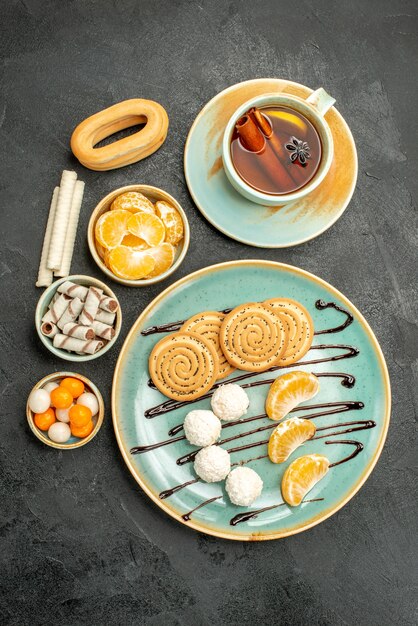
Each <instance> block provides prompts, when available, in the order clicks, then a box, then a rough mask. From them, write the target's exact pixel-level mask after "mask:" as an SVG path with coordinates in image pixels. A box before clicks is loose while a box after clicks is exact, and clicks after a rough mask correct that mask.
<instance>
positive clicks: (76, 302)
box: [57, 298, 83, 330]
mask: <svg viewBox="0 0 418 626" xmlns="http://www.w3.org/2000/svg"><path fill="white" fill-rule="evenodd" d="M57 302H58V300H57ZM82 308H83V303H82V302H81V300H80V298H73V299H72V300H70V301H69V303H68V306H67V308H66V309H65V311H64V313H63V314H62V315H61V317H60V318H59V320H58V322H57V326H58V328H59V329H60V330H62V329H63V328H64V326H65V325H66V324H68V322H74V321H75V320H76V319H77V317H78V316H79V315H80V312H81V310H82Z"/></svg>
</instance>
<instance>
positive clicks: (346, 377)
mask: <svg viewBox="0 0 418 626" xmlns="http://www.w3.org/2000/svg"><path fill="white" fill-rule="evenodd" d="M328 348H330V349H335V350H337V349H341V350H345V352H343V353H342V354H336V355H335V356H330V357H326V358H323V359H311V360H310V361H298V362H297V363H291V364H290V365H287V366H286V367H282V366H280V365H276V366H274V367H271V368H270V369H268V370H266V372H263V373H269V372H276V371H278V370H281V369H289V368H290V367H301V366H302V367H303V366H306V365H318V364H319V363H329V362H332V361H340V360H341V359H350V358H353V357H356V356H357V355H358V354H359V350H358V348H355V347H354V346H348V345H346V344H342V343H335V344H328V345H326V344H321V345H318V346H311V348H310V350H326V349H328ZM325 374H327V375H328V376H338V377H340V378H342V381H341V384H342V385H343V386H344V387H348V388H351V387H353V386H354V384H355V382H356V381H355V378H354V376H351V375H350V374H344V373H339V372H335V373H325V372H324V373H321V374H320V375H321V376H325ZM258 375H260V372H245V373H244V374H241V375H240V376H234V377H233V378H230V379H229V380H228V383H240V382H241V381H243V380H247V379H248V378H253V377H254V376H258ZM266 382H267V381H263V380H259V381H256V382H253V383H245V384H243V385H241V386H242V387H243V388H244V389H247V388H249V387H257V386H259V385H264V384H266ZM224 384H225V381H221V382H219V383H215V384H214V385H213V387H212V389H211V390H210V391H209V392H208V393H206V394H205V395H203V396H200V398H196V399H195V400H188V401H181V400H180V401H177V400H166V401H165V402H162V403H161V404H157V405H156V406H154V407H151V408H150V409H147V410H146V411H145V412H144V415H145V417H146V418H147V419H152V418H153V417H157V416H158V415H163V414H164V413H168V412H170V411H175V410H176V409H180V408H182V407H184V406H189V405H190V404H193V403H194V402H199V401H201V400H206V399H207V398H210V397H211V396H212V395H213V393H214V391H215V389H217V388H218V387H220V386H221V385H224ZM148 385H149V386H150V387H151V388H152V389H155V385H154V383H153V382H152V381H151V380H149V381H148Z"/></svg>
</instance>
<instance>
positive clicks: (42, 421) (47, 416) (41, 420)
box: [33, 408, 55, 430]
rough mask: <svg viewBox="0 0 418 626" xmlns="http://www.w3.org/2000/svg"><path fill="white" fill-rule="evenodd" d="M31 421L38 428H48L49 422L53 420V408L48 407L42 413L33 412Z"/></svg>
mask: <svg viewBox="0 0 418 626" xmlns="http://www.w3.org/2000/svg"><path fill="white" fill-rule="evenodd" d="M33 421H34V422H35V426H37V428H39V430H48V428H49V427H50V426H51V424H53V423H54V422H55V413H54V409H51V408H49V409H47V410H46V411H45V412H44V413H35V415H34V416H33Z"/></svg>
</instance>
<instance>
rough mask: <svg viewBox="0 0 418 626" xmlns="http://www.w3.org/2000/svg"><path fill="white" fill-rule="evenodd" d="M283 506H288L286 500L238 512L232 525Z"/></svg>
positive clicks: (232, 520) (306, 501) (231, 521)
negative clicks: (261, 507)
mask: <svg viewBox="0 0 418 626" xmlns="http://www.w3.org/2000/svg"><path fill="white" fill-rule="evenodd" d="M323 499H324V498H313V499H312V500H303V502H302V503H301V504H308V502H322V500H323ZM281 506H286V502H280V503H279V504H272V505H271V506H265V507H264V508H263V509H257V510H256V511H247V512H246V513H238V515H235V517H233V518H232V519H231V520H230V522H229V523H230V525H231V526H236V525H237V524H240V523H241V522H248V520H250V519H254V518H255V517H257V516H258V515H260V513H265V512H266V511H271V510H272V509H278V508H279V507H281Z"/></svg>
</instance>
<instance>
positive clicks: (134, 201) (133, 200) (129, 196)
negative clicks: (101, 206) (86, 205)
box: [110, 191, 155, 214]
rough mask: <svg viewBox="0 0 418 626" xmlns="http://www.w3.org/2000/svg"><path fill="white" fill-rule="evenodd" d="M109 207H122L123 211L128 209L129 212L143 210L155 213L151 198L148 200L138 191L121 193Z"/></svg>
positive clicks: (113, 208) (112, 208)
mask: <svg viewBox="0 0 418 626" xmlns="http://www.w3.org/2000/svg"><path fill="white" fill-rule="evenodd" d="M110 209H111V210H112V211H113V210H118V209H124V210H125V211H130V212H131V213H136V212H137V211H145V213H152V214H154V213H155V209H154V205H153V203H152V202H151V200H148V198H147V197H146V196H144V194H142V193H140V192H139V191H127V192H126V193H121V194H120V196H117V197H116V198H115V199H114V200H113V202H112V204H111V205H110Z"/></svg>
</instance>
